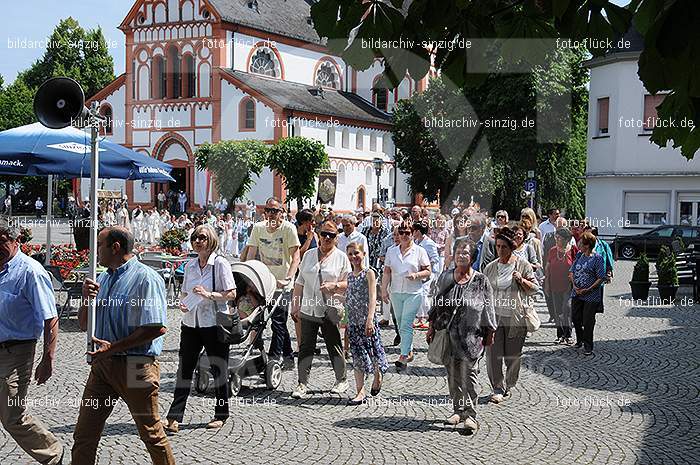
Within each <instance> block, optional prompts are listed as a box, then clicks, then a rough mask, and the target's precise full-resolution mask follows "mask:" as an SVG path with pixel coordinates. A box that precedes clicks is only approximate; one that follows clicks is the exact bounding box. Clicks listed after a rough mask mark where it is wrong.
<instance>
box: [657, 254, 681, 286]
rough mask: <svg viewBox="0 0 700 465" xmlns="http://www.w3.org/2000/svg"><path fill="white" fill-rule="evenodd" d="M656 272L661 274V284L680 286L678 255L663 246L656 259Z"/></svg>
mask: <svg viewBox="0 0 700 465" xmlns="http://www.w3.org/2000/svg"><path fill="white" fill-rule="evenodd" d="M656 273H657V274H658V276H659V286H678V268H677V267H676V256H675V255H674V254H672V253H671V251H670V250H669V249H668V247H666V246H663V247H661V250H660V251H659V258H658V259H657V260H656Z"/></svg>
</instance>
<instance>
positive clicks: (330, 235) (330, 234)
mask: <svg viewBox="0 0 700 465" xmlns="http://www.w3.org/2000/svg"><path fill="white" fill-rule="evenodd" d="M318 235H319V236H321V237H323V238H324V239H335V238H336V237H337V236H338V235H337V234H336V233H334V232H328V231H321V232H320V233H318Z"/></svg>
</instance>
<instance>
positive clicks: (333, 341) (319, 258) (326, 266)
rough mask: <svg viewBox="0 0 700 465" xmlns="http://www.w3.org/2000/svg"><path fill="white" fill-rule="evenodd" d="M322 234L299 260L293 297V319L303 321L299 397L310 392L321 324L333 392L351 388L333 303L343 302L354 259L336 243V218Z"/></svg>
mask: <svg viewBox="0 0 700 465" xmlns="http://www.w3.org/2000/svg"><path fill="white" fill-rule="evenodd" d="M318 236H319V241H320V242H319V244H318V247H317V248H315V249H311V250H309V251H307V252H306V253H305V254H304V257H303V258H302V260H301V263H300V264H299V275H298V276H297V280H296V282H295V284H294V296H293V298H292V319H293V320H294V321H295V322H296V321H300V322H301V344H300V346H299V362H298V370H299V385H298V386H297V388H296V389H295V390H294V392H292V397H293V398H295V399H301V398H302V397H305V396H306V394H307V392H308V388H307V386H308V381H309V374H310V372H311V363H312V362H313V357H314V351H315V350H316V336H317V334H318V330H319V328H320V329H321V335H322V336H323V340H324V341H325V342H326V348H327V349H328V355H329V356H330V358H331V364H332V365H333V371H335V384H334V385H333V387H332V388H331V393H332V394H342V393H343V392H345V391H346V390H347V389H348V383H347V374H346V368H345V357H344V356H343V344H342V342H341V338H340V329H339V328H338V323H339V321H337V318H334V317H337V316H338V315H337V314H336V315H332V314H330V313H329V312H331V313H332V312H333V309H332V308H329V306H331V307H336V308H339V307H341V306H342V303H341V302H342V294H344V292H345V289H347V286H348V282H347V276H348V273H350V261H349V260H348V256H347V255H346V254H345V252H342V251H341V250H339V249H338V248H337V247H336V244H337V243H338V226H337V225H336V224H335V222H334V221H330V220H327V221H324V222H323V223H322V224H321V228H320V230H319V232H318Z"/></svg>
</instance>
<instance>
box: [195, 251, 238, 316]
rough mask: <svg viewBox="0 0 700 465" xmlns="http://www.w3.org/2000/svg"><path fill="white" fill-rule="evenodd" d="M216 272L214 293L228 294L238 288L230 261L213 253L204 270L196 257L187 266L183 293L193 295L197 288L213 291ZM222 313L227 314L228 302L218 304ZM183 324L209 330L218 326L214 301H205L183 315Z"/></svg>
mask: <svg viewBox="0 0 700 465" xmlns="http://www.w3.org/2000/svg"><path fill="white" fill-rule="evenodd" d="M214 270H215V272H216V290H215V291H214V292H227V291H230V290H231V289H235V288H236V281H235V280H234V279H233V273H232V272H231V265H230V264H229V262H228V260H226V259H225V258H224V257H222V256H220V255H216V254H215V253H212V254H211V255H209V260H208V261H207V265H206V266H205V267H204V269H201V268H200V267H199V258H198V257H195V258H193V259H192V260H190V261H189V262H187V264H186V265H185V276H184V278H183V281H182V291H183V292H186V293H187V294H192V289H194V287H195V286H202V287H204V289H206V290H207V291H210V292H211V290H212V272H214ZM216 306H218V308H219V311H220V312H225V311H226V310H227V308H226V302H223V301H221V302H219V301H217V302H216ZM182 324H183V325H185V326H189V327H190V328H209V327H211V326H216V307H215V305H214V301H212V300H208V299H205V300H203V301H201V302H200V303H198V304H197V305H196V306H195V308H194V309H190V310H189V311H188V312H185V313H183V314H182Z"/></svg>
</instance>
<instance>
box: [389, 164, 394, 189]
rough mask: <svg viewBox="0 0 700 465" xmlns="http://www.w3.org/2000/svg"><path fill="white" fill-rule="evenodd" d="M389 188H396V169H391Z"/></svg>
mask: <svg viewBox="0 0 700 465" xmlns="http://www.w3.org/2000/svg"><path fill="white" fill-rule="evenodd" d="M388 175H389V187H394V168H393V167H391V168H389V173H388Z"/></svg>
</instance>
